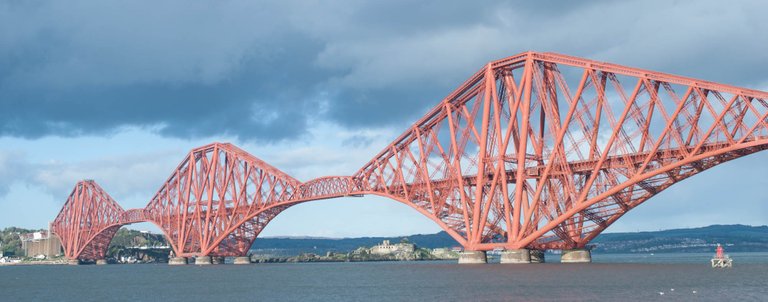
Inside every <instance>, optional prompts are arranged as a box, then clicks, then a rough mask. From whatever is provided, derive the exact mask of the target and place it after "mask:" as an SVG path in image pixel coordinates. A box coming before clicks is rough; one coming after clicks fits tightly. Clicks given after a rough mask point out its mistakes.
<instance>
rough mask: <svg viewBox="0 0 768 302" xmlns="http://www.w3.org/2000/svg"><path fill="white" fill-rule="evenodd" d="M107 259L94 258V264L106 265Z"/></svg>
mask: <svg viewBox="0 0 768 302" xmlns="http://www.w3.org/2000/svg"><path fill="white" fill-rule="evenodd" d="M107 264H108V263H107V259H96V265H107Z"/></svg>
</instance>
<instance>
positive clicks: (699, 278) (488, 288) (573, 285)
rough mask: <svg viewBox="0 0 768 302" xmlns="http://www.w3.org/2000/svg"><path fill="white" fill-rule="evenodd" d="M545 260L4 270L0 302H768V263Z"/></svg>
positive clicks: (664, 257) (751, 258)
mask: <svg viewBox="0 0 768 302" xmlns="http://www.w3.org/2000/svg"><path fill="white" fill-rule="evenodd" d="M547 256H548V257H547V260H548V261H550V263H545V264H530V265H500V264H488V265H457V264H455V263H454V262H365V263H297V264H291V263H283V264H253V265H245V266H240V265H212V266H205V267H198V266H194V265H187V266H168V265H160V264H137V265H108V266H95V265H82V266H7V267H0V301H768V253H732V254H731V256H732V257H733V258H734V267H733V268H732V269H712V268H710V267H709V263H708V259H709V257H711V255H710V254H656V255H594V256H593V258H594V261H595V262H594V263H591V264H568V265H566V264H560V263H552V262H557V260H558V257H557V256H556V255H547ZM672 289H674V291H673V290H672ZM694 291H695V292H696V293H694ZM660 292H663V293H664V294H663V295H661V294H660Z"/></svg>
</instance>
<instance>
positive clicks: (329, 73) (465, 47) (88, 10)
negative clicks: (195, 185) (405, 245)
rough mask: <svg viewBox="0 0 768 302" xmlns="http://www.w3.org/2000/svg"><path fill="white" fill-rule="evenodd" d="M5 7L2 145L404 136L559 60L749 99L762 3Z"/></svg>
mask: <svg viewBox="0 0 768 302" xmlns="http://www.w3.org/2000/svg"><path fill="white" fill-rule="evenodd" d="M530 3H532V2H527V1H520V2H519V3H518V2H494V1H489V2H483V3H481V4H477V3H471V2H458V1H457V2H456V3H451V2H448V1H418V2H411V1H370V2H356V1H350V2H342V1H322V2H280V3H269V2H267V3H255V2H238V1H230V2H208V3H205V2H195V3H188V2H177V1H163V2H152V4H151V5H149V4H138V3H135V2H127V3H104V2H97V3H94V2H84V3H78V2H67V3H57V2H28V3H27V2H18V3H17V2H13V3H8V2H6V3H4V4H0V135H6V136H19V137H31V138H34V137H41V136H46V135H62V136H77V135H81V134H108V133H111V132H114V131H116V130H118V129H120V128H121V127H124V126H138V127H150V128H151V129H157V130H156V131H159V132H160V133H161V134H164V135H167V136H174V137H200V136H215V135H225V134H226V135H232V136H237V137H239V138H241V139H244V140H264V141H275V140H280V139H290V138H295V137H297V136H299V135H301V134H303V133H305V132H306V129H307V127H308V124H309V123H311V122H312V121H318V120H330V121H332V122H335V123H338V124H341V125H344V126H347V127H355V128H360V127H382V126H391V125H398V126H397V127H401V126H400V125H402V127H401V128H405V127H407V126H405V125H408V124H409V123H410V122H413V121H414V120H415V119H416V118H418V117H419V116H421V115H422V114H423V112H424V111H425V110H427V108H429V107H431V106H434V104H436V103H437V102H438V101H439V100H440V99H441V98H442V97H444V96H445V95H447V94H448V93H450V91H451V90H452V89H453V88H454V87H455V86H456V85H458V84H459V83H461V82H462V81H463V80H464V79H465V78H466V77H467V76H469V75H471V74H472V73H473V72H475V71H476V70H477V69H479V68H480V67H481V66H482V65H483V64H484V63H485V62H487V61H489V60H493V59H498V58H501V57H504V56H509V55H513V54H515V53H518V52H521V51H526V50H529V49H532V50H538V51H556V52H562V53H567V54H572V55H577V56H585V57H589V58H594V59H598V60H606V61H613V62H616V63H621V64H626V65H630V66H637V67H642V68H648V69H657V70H660V71H666V72H672V73H676V74H682V75H689V76H694V77H700V78H704V79H708V80H713V81H722V82H726V83H732V84H737V85H744V86H750V87H756V88H763V87H757V85H766V83H768V76H766V75H765V70H766V67H768V52H765V45H768V36H766V35H765V34H764V33H765V32H766V30H768V25H766V23H765V22H764V21H763V19H764V18H762V16H761V12H764V11H765V10H766V8H768V7H767V6H766V5H765V4H763V3H761V2H757V1H754V2H740V4H739V5H735V4H733V5H731V6H727V7H725V6H723V5H722V3H720V2H718V1H711V2H703V1H699V2H674V1H656V2H654V1H631V2H620V3H614V2H609V1H603V2H590V3H587V4H584V3H582V2H576V1H543V2H540V4H538V5H532V4H530Z"/></svg>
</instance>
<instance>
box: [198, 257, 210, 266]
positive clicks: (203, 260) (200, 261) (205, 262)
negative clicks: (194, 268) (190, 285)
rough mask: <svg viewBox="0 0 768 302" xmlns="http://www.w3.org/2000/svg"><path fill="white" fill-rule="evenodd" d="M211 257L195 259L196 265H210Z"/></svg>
mask: <svg viewBox="0 0 768 302" xmlns="http://www.w3.org/2000/svg"><path fill="white" fill-rule="evenodd" d="M210 264H211V256H197V257H195V265H210Z"/></svg>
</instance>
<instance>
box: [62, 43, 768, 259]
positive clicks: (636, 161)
mask: <svg viewBox="0 0 768 302" xmlns="http://www.w3.org/2000/svg"><path fill="white" fill-rule="evenodd" d="M766 100H768V93H766V92H762V91H756V90H750V89H744V88H738V87H734V86H729V85H722V84H717V83H712V82H707V81H701V80H695V79H690V78H685V77H680V76H673V75H668V74H663V73H658V72H652V71H647V70H641V69H636V68H629V67H624V66H619V65H615V64H609V63H603V62H596V61H590V60H585V59H580V58H575V57H569V56H564V55H559V54H552V53H535V52H527V53H522V54H519V55H516V56H512V57H509V58H506V59H502V60H498V61H494V62H491V63H489V64H487V65H486V66H485V67H484V68H483V69H481V70H480V71H478V72H477V73H475V74H474V75H473V76H472V77H471V78H470V79H469V80H467V81H466V82H465V83H464V84H462V85H461V86H460V87H459V88H458V89H456V90H455V91H454V92H453V93H451V94H450V95H448V96H447V97H446V98H445V99H443V101H442V102H440V104H438V105H437V106H436V107H435V108H433V109H432V110H431V111H429V112H428V113H427V114H426V115H425V116H424V117H423V118H422V119H420V120H419V121H417V122H416V123H415V124H413V125H412V126H411V127H410V128H409V129H408V130H407V131H406V132H405V133H403V134H402V135H401V136H399V137H398V138H397V139H396V140H395V141H394V142H393V143H392V144H390V145H389V146H387V147H386V148H384V150H382V151H381V152H380V153H379V154H378V155H376V157H375V158H374V159H373V160H371V161H370V162H368V163H366V164H365V165H364V166H363V167H362V168H361V169H360V170H359V171H357V172H356V173H355V174H353V175H352V176H338V177H322V178H318V179H314V180H311V181H308V182H304V183H302V182H300V181H298V180H296V179H293V178H292V177H290V176H288V175H287V174H285V173H283V172H281V171H279V170H277V169H275V168H274V167H272V166H269V165H268V164H266V163H264V162H263V161H261V160H259V159H257V158H256V157H254V156H252V155H250V154H248V153H246V152H245V151H242V150H240V149H238V148H236V147H234V146H232V145H230V144H220V143H216V144H211V145H208V146H204V147H200V148H197V149H195V150H192V152H190V153H189V155H188V156H187V157H186V158H185V159H184V161H183V162H182V163H181V165H179V167H178V168H177V169H176V171H174V173H173V174H172V175H171V177H170V178H169V179H168V181H167V182H166V183H165V184H164V185H163V186H162V188H161V189H160V190H159V191H158V193H157V194H156V195H155V197H154V198H153V199H152V201H151V202H150V203H149V205H148V206H147V207H146V209H143V210H130V211H128V212H123V211H122V209H120V208H119V206H117V205H116V204H114V202H113V201H112V200H111V198H103V197H102V198H93V197H90V196H91V195H88V194H86V195H85V196H82V197H81V194H80V193H78V194H76V193H77V192H80V191H82V189H80V187H84V188H98V186H95V184H93V183H92V182H87V183H85V184H90V185H87V186H86V185H85V184H83V183H79V184H78V187H76V189H75V192H73V195H72V196H70V200H68V201H67V204H65V206H64V209H62V212H61V213H60V214H59V217H58V218H57V221H56V222H55V227H54V231H56V233H57V234H59V235H60V236H61V237H62V242H63V243H64V245H65V248H66V249H67V250H68V252H67V257H70V258H72V257H75V258H77V257H80V258H83V257H92V256H93V255H95V256H100V255H103V253H102V254H98V253H96V254H94V253H93V252H88V253H85V252H84V251H86V250H88V251H91V250H93V248H90V249H89V248H88V247H89V246H92V247H99V248H101V247H102V246H103V245H104V243H103V242H104V241H106V242H108V238H106V237H108V236H111V234H113V233H114V231H113V230H112V229H111V228H114V227H115V226H118V225H120V224H121V223H130V222H136V221H152V222H154V223H155V224H157V225H158V226H160V228H161V229H162V230H163V231H164V232H165V234H166V236H167V237H168V238H169V240H170V241H171V244H172V245H173V248H174V251H175V252H176V254H177V255H180V256H193V255H218V256H228V255H244V254H245V253H246V252H247V249H248V247H250V245H251V244H252V243H253V240H254V239H255V238H256V236H258V234H259V232H261V230H262V229H263V228H264V226H265V225H266V224H267V223H268V222H269V221H270V220H271V219H272V218H274V217H275V216H276V215H277V214H279V213H280V212H281V211H283V210H284V209H286V208H288V207H290V206H292V205H295V204H298V203H302V202H306V201H310V200H317V199H325V198H334V197H340V196H358V195H365V194H375V195H380V196H386V197H389V198H392V199H394V200H397V201H400V202H402V203H404V204H407V205H409V206H411V207H413V208H414V209H416V210H418V211H419V212H421V213H422V214H424V215H425V216H427V217H429V218H430V219H432V220H433V221H435V222H436V223H437V224H439V225H440V226H441V227H442V228H443V229H445V230H446V231H447V232H448V233H449V234H450V235H451V236H453V237H454V238H455V239H456V240H457V241H458V242H459V243H460V244H462V245H463V246H464V248H466V249H469V250H491V249H495V248H505V249H517V248H533V249H573V248H582V247H584V246H585V245H586V244H587V243H588V242H589V241H590V240H592V239H593V238H594V237H595V236H597V235H598V234H599V233H600V232H602V231H603V230H604V229H605V228H607V227H608V226H609V225H611V224H612V223H613V222H615V221H616V219H618V218H619V217H621V216H622V215H624V214H625V213H626V212H627V211H629V210H631V209H632V208H634V207H636V206H638V205H639V204H641V203H643V202H644V201H646V200H648V199H649V198H650V197H652V196H654V195H656V194H658V193H659V192H661V191H662V190H664V189H666V188H668V187H669V186H671V185H672V184H674V183H676V182H679V181H681V180H683V179H685V178H688V177H690V176H692V175H694V174H697V173H699V172H701V171H704V170H706V169H708V168H711V167H713V166H716V165H718V164H721V163H724V162H726V161H729V160H732V159H735V158H739V157H742V156H745V155H748V154H751V153H754V152H758V151H762V150H765V149H768V102H767V101H766ZM98 191H99V192H101V191H100V189H98ZM98 196H106V197H108V196H107V195H106V194H105V193H104V194H101V195H99V194H97V197H98ZM102 204H103V205H102ZM113 204H114V205H113ZM73 205H74V207H73ZM75 208H77V209H81V210H73V209H75ZM101 208H106V209H112V208H114V210H113V212H109V211H98V210H93V209H101ZM118 209H119V210H118ZM100 213H101V214H100ZM94 215H95V216H94ZM99 215H107V217H102V216H99ZM109 215H112V216H109ZM109 217H117V218H119V219H118V220H119V221H114V220H110V219H108V218H109ZM83 220H85V221H89V222H90V223H83V222H82V221H83ZM115 230H116V229H115ZM78 234H81V235H78ZM100 236H102V237H104V238H106V239H104V238H102V237H100ZM91 242H94V243H91Z"/></svg>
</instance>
